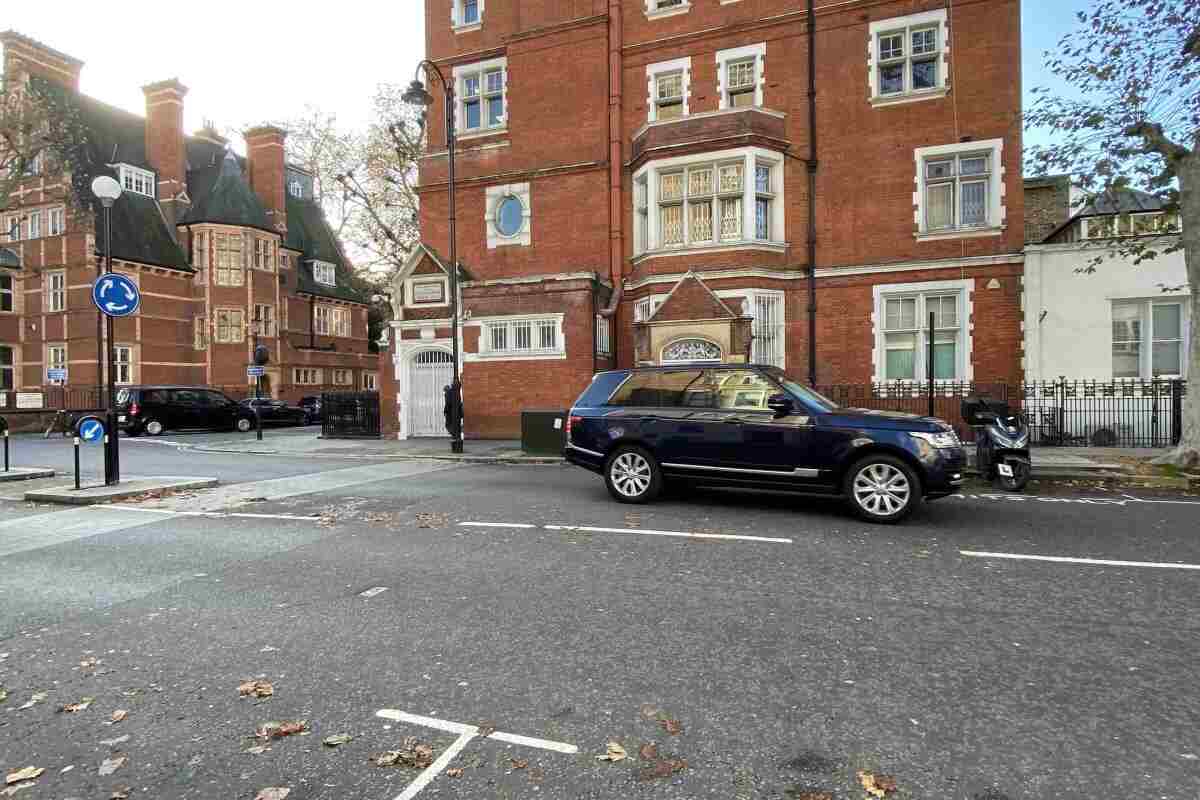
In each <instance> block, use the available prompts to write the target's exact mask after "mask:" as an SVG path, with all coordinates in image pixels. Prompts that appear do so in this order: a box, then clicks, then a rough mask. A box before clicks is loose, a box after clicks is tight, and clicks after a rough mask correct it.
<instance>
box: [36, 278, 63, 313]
mask: <svg viewBox="0 0 1200 800" xmlns="http://www.w3.org/2000/svg"><path fill="white" fill-rule="evenodd" d="M42 280H43V281H45V283H46V311H47V313H50V314H57V313H59V312H60V311H66V310H67V271H66V270H62V269H56V270H51V271H49V272H43V273H42Z"/></svg>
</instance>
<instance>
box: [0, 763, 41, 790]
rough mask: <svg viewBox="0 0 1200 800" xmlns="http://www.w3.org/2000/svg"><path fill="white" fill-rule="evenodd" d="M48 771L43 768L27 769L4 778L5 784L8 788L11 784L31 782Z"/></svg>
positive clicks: (11, 773)
mask: <svg viewBox="0 0 1200 800" xmlns="http://www.w3.org/2000/svg"><path fill="white" fill-rule="evenodd" d="M45 771H46V770H45V769H43V768H42V767H25V768H24V769H19V770H17V771H16V772H10V773H8V775H6V776H4V784H5V785H6V786H7V785H8V784H10V783H20V782H21V781H31V780H33V779H34V778H36V777H37V776H39V775H41V774H42V773H43V772H45Z"/></svg>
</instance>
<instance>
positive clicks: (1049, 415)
mask: <svg viewBox="0 0 1200 800" xmlns="http://www.w3.org/2000/svg"><path fill="white" fill-rule="evenodd" d="M818 388H819V390H820V391H821V393H822V394H825V395H826V396H827V397H829V399H831V400H833V401H835V402H836V403H838V404H839V405H843V406H851V407H857V408H869V409H873V410H877V411H901V412H907V413H911V414H928V413H929V412H930V405H931V404H930V400H931V397H930V393H929V388H928V386H926V385H917V384H913V383H875V384H839V385H833V386H822V387H818ZM1186 395H1187V382H1186V381H1183V380H1179V379H1166V378H1164V379H1155V380H1116V381H1098V380H1071V379H1067V378H1060V379H1058V380H1054V381H1030V382H1025V383H938V384H935V385H934V387H933V395H932V401H933V402H932V408H933V415H934V416H935V417H939V418H941V419H944V420H946V421H947V422H949V423H950V424H951V425H953V426H954V427H955V429H956V430H957V431H958V434H959V436H961V437H962V438H963V439H964V440H966V441H973V440H974V434H973V432H972V430H971V428H970V427H969V426H968V425H967V424H966V422H965V421H964V420H963V418H962V413H961V410H960V408H961V405H962V401H963V400H964V399H966V398H967V397H972V396H985V397H989V398H991V399H993V400H999V401H1002V402H1005V403H1007V404H1008V405H1009V406H1010V407H1011V408H1012V409H1014V410H1016V411H1020V412H1022V413H1024V415H1025V418H1026V420H1027V421H1028V423H1029V427H1030V432H1031V439H1032V442H1033V444H1035V445H1048V446H1060V447H1170V446H1172V445H1175V444H1178V443H1179V439H1180V437H1181V436H1182V433H1183V403H1184V398H1185V397H1186Z"/></svg>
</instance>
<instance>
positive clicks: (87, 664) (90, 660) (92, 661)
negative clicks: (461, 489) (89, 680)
mask: <svg viewBox="0 0 1200 800" xmlns="http://www.w3.org/2000/svg"><path fill="white" fill-rule="evenodd" d="M99 663H100V659H98V658H96V657H95V656H88V657H87V658H85V659H84V660H83V661H80V662H79V666H80V667H82V668H83V669H95V668H96V665H97V664H99Z"/></svg>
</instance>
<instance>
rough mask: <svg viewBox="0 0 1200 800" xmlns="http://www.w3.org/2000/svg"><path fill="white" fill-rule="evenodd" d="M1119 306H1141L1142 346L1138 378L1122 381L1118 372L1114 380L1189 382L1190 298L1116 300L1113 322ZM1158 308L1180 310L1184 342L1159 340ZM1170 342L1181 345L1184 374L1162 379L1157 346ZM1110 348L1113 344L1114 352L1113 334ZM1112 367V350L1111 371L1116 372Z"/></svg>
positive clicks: (1180, 356)
mask: <svg viewBox="0 0 1200 800" xmlns="http://www.w3.org/2000/svg"><path fill="white" fill-rule="evenodd" d="M1119 305H1128V306H1137V308H1138V319H1139V321H1140V322H1141V341H1140V342H1139V352H1138V374H1137V376H1136V377H1134V376H1129V375H1126V376H1122V377H1117V376H1116V374H1115V370H1114V371H1113V372H1112V373H1110V374H1112V376H1113V380H1117V381H1136V380H1152V379H1154V378H1158V379H1160V380H1162V379H1168V378H1187V373H1188V363H1189V358H1190V355H1191V352H1190V343H1191V323H1192V320H1191V314H1190V310H1191V309H1190V306H1191V304H1190V303H1189V302H1188V298H1186V297H1170V298H1162V299H1158V298H1149V299H1148V298H1137V297H1131V298H1113V300H1112V302H1111V303H1110V306H1109V314H1110V316H1109V319H1110V320H1111V319H1112V312H1113V311H1114V310H1115V308H1116V306H1119ZM1156 306H1178V307H1179V328H1180V330H1179V335H1180V338H1179V339H1178V340H1176V339H1159V338H1156V337H1155V335H1154V313H1153V309H1154V308H1155V307H1156ZM1109 330H1110V331H1111V330H1112V325H1111V324H1110V325H1109ZM1167 341H1171V342H1174V341H1178V342H1179V343H1180V348H1179V364H1180V369H1181V370H1182V371H1181V372H1179V373H1163V374H1161V375H1155V374H1154V344H1155V342H1167ZM1109 344H1110V348H1111V345H1112V344H1113V342H1112V333H1111V332H1110V333H1109ZM1112 366H1113V365H1112V356H1111V349H1110V356H1109V369H1110V370H1112Z"/></svg>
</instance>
